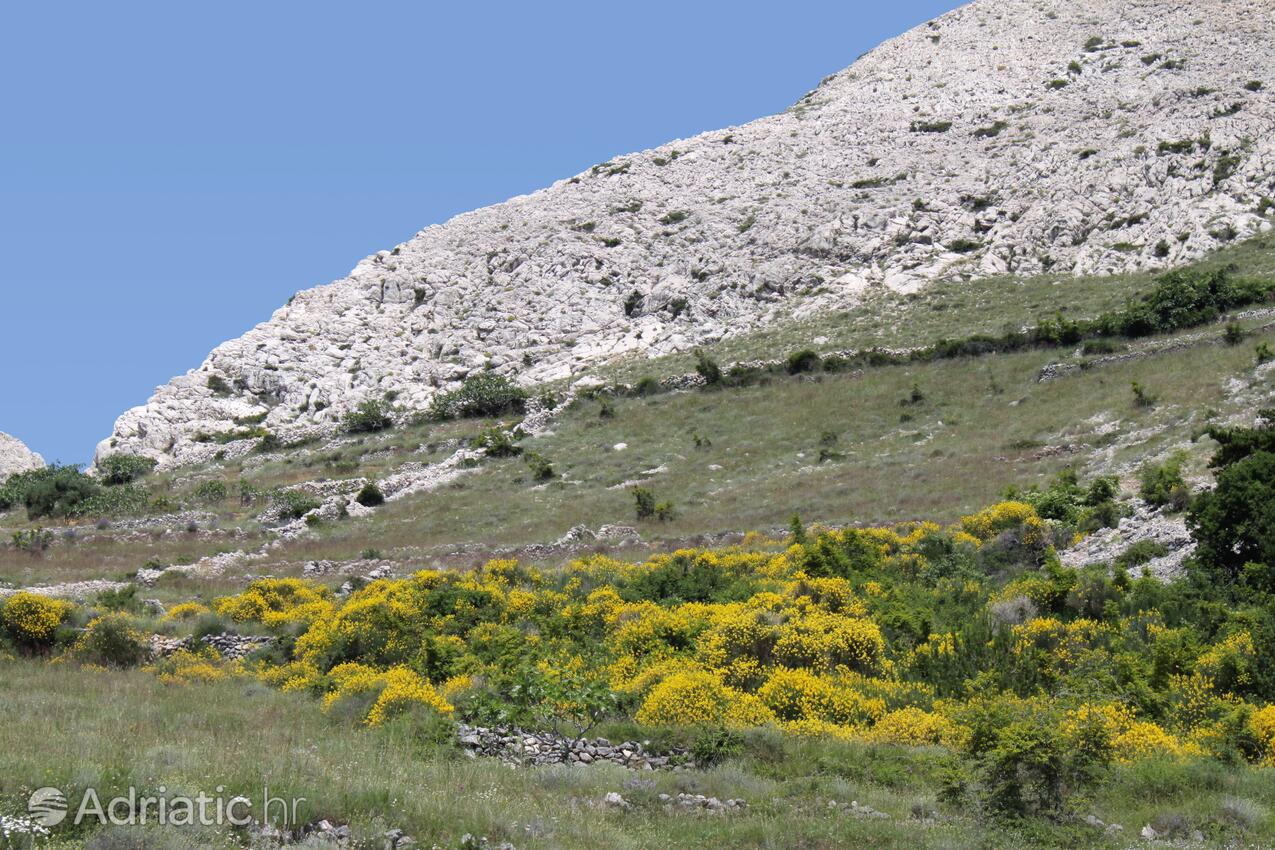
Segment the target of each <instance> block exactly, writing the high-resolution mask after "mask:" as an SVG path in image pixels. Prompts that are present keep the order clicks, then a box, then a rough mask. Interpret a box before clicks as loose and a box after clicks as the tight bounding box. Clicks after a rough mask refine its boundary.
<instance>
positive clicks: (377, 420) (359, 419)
mask: <svg viewBox="0 0 1275 850" xmlns="http://www.w3.org/2000/svg"><path fill="white" fill-rule="evenodd" d="M393 412H394V409H393V407H392V406H391V405H390V403H389V402H388V401H385V400H384V399H368V400H367V401H364V402H363V403H362V404H360V405H359V406H358V407H356V408H355V409H354V410H351V411H349V412H348V413H346V414H345V417H344V418H343V419H342V420H341V427H342V428H344V429H345V432H346V433H347V434H373V433H376V432H377V431H384V430H386V429H387V428H390V427H392V426H393V425H394V417H393Z"/></svg>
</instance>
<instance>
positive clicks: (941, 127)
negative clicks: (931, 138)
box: [910, 121, 952, 133]
mask: <svg viewBox="0 0 1275 850" xmlns="http://www.w3.org/2000/svg"><path fill="white" fill-rule="evenodd" d="M910 129H911V130H912V132H913V133H946V132H947V131H948V130H950V129H952V122H951V121H913V122H912V125H911V127H910Z"/></svg>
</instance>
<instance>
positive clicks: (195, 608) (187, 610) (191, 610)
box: [163, 602, 211, 623]
mask: <svg viewBox="0 0 1275 850" xmlns="http://www.w3.org/2000/svg"><path fill="white" fill-rule="evenodd" d="M208 613H211V609H210V608H209V607H208V606H207V605H202V604H200V603H198V602H179V603H178V604H176V605H174V606H173V607H172V608H169V609H168V610H167V611H166V612H165V613H164V618H163V622H165V623H173V622H178V621H181V620H193V619H195V618H196V617H202V616H203V615H204V614H208Z"/></svg>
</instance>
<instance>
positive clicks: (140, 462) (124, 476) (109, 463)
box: [97, 454, 155, 487]
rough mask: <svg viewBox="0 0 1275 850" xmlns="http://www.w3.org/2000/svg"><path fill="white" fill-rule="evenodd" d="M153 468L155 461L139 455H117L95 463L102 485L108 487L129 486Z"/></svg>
mask: <svg viewBox="0 0 1275 850" xmlns="http://www.w3.org/2000/svg"><path fill="white" fill-rule="evenodd" d="M154 468H155V460H154V459H153V458H149V457H142V456H141V455H130V454H117V455H110V456H108V457H104V458H102V459H101V460H99V461H98V462H97V470H98V472H99V473H100V476H101V480H102V483H103V484H105V485H107V486H108V487H112V486H115V485H117V484H131V483H132V482H134V481H136V480H137V479H139V478H141V477H142V476H144V475H148V474H149V473H150V472H151V470H153V469H154Z"/></svg>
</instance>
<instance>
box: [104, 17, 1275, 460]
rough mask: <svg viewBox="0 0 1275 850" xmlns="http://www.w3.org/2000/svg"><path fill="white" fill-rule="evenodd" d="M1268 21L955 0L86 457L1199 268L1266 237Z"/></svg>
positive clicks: (336, 303) (435, 245)
mask: <svg viewBox="0 0 1275 850" xmlns="http://www.w3.org/2000/svg"><path fill="white" fill-rule="evenodd" d="M1269 11H1270V10H1269V8H1268V6H1267V5H1266V4H1265V3H1263V2H1257V0H1195V2H1169V1H1168V0H1135V2H1115V0H1095V2H1087V3H1084V4H1074V3H1072V4H1069V3H1064V2H1061V0H976V2H973V3H970V4H969V5H966V6H963V7H961V8H960V9H957V10H956V11H954V12H951V13H949V14H947V15H944V16H942V17H940V18H938V19H936V20H934V21H932V22H930V23H928V24H925V25H922V26H921V27H918V28H916V29H914V30H912V31H910V32H908V33H906V34H904V35H902V36H900V37H898V38H896V39H893V40H891V41H888V42H886V43H884V44H883V45H881V46H880V47H878V48H876V49H875V50H873V51H871V52H870V53H868V54H866V55H865V56H864V57H862V58H860V59H859V60H858V61H857V62H856V63H855V64H854V65H852V66H851V67H849V68H848V69H846V70H845V71H842V72H840V73H838V74H835V75H833V76H831V77H829V78H827V79H826V80H824V81H823V83H821V84H820V85H819V87H818V88H817V89H815V90H814V91H812V92H810V93H809V94H807V95H806V96H805V97H803V98H802V99H801V100H800V101H799V102H798V103H797V104H795V105H794V106H793V107H792V108H791V109H789V110H788V111H787V112H785V113H783V114H780V115H776V116H772V117H769V118H763V119H761V120H759V121H755V122H753V123H750V124H747V125H744V126H740V127H735V128H729V129H725V130H721V131H716V132H710V133H706V134H703V135H701V136H698V137H695V138H693V139H688V140H682V141H677V142H672V143H670V144H668V145H664V146H662V147H660V148H656V149H654V150H651V151H646V152H641V153H636V154H631V155H627V156H620V157H616V158H614V159H612V160H610V161H608V162H605V163H601V164H599V165H597V166H594V167H593V168H591V169H589V170H588V171H586V172H584V173H582V174H579V175H577V176H575V177H572V178H570V179H568V180H564V181H560V182H559V183H556V184H554V185H553V186H552V187H549V188H547V189H545V190H542V191H540V192H536V193H534V194H532V195H528V196H524V197H519V198H514V199H512V200H510V201H508V202H506V203H504V204H500V205H497V206H494V207H489V208H486V209H482V210H478V211H476V212H472V213H468V214H465V215H461V216H458V217H456V218H455V219H453V220H451V221H449V222H447V223H446V224H443V225H437V226H433V227H430V228H427V229H425V230H423V231H421V232H420V233H419V234H417V235H416V236H415V237H413V238H412V239H411V240H409V241H407V242H405V243H403V244H402V245H399V246H397V247H396V248H394V249H393V250H389V251H382V252H380V253H378V254H376V255H375V256H372V257H369V258H367V259H365V260H363V261H362V262H360V263H359V264H358V265H357V266H356V267H355V269H354V270H353V272H351V274H350V276H349V277H347V278H345V279H342V280H340V281H337V282H335V283H332V284H328V285H326V286H321V287H317V288H315V289H311V290H307V291H305V292H302V293H298V294H297V295H296V296H295V297H294V298H293V299H292V300H291V301H290V302H289V304H288V305H287V306H285V307H283V308H281V309H280V310H278V311H277V312H276V313H275V314H274V316H273V317H271V319H270V320H269V321H267V322H265V323H263V324H261V325H258V326H257V327H256V328H254V329H252V330H251V331H249V332H248V333H247V334H245V335H244V336H242V337H240V338H239V339H236V340H231V341H229V342H226V343H224V344H223V345H221V346H219V347H218V348H217V349H215V350H214V351H213V352H212V353H211V354H210V355H209V357H208V359H207V360H206V361H205V362H204V364H203V365H202V366H201V367H200V368H199V369H197V370H194V371H192V372H190V373H187V374H186V375H184V376H181V377H178V378H175V379H174V380H173V381H172V382H170V383H169V384H167V385H165V386H163V387H160V388H159V389H158V390H157V391H156V393H155V395H154V396H153V397H152V398H151V400H150V401H149V402H148V403H147V404H146V405H144V406H142V407H138V408H135V409H133V410H130V411H128V412H127V413H125V414H124V415H123V416H121V417H120V419H119V420H118V422H117V423H116V426H115V429H114V433H113V435H112V436H111V437H110V438H108V439H107V440H105V441H103V443H102V444H101V445H100V446H99V449H98V455H99V457H101V456H103V455H105V454H109V453H112V452H122V451H126V452H134V453H140V454H145V455H148V456H151V457H155V458H157V459H159V460H161V462H163V463H164V464H166V465H171V464H179V463H187V462H198V461H203V460H207V459H208V458H210V457H211V456H212V455H213V454H215V453H216V452H217V451H219V450H222V449H223V448H224V446H222V445H219V442H224V441H225V440H226V439H228V438H229V437H231V436H235V435H236V432H239V433H241V434H242V435H243V437H244V439H252V438H253V437H252V435H253V433H255V432H254V429H268V430H269V431H270V432H271V433H273V434H276V435H278V436H281V437H284V438H287V437H288V436H290V435H295V434H298V433H303V432H307V431H314V430H324V429H331V428H332V427H334V426H335V424H336V423H337V422H338V421H339V419H340V417H341V416H342V415H343V414H344V413H345V412H346V411H348V410H350V409H351V408H353V407H355V406H356V405H357V404H359V403H360V402H362V401H364V400H366V399H368V398H376V397H381V396H384V395H386V394H392V395H394V396H395V397H396V399H397V402H398V403H399V404H400V405H403V406H404V407H407V408H423V407H425V406H426V405H427V404H428V402H429V399H430V398H431V397H432V396H433V394H434V393H436V392H438V391H439V390H440V389H441V388H446V387H448V386H451V385H454V382H456V381H458V380H460V379H462V378H463V377H465V376H466V375H467V374H469V373H471V372H472V371H474V370H477V369H482V368H493V369H495V370H497V371H499V372H501V373H504V374H508V375H511V376H515V377H517V379H518V380H519V381H521V382H524V383H526V384H529V385H530V384H536V383H543V382H548V381H555V380H562V379H570V378H572V377H574V376H578V375H580V374H582V373H585V372H587V371H588V370H589V369H590V368H592V367H595V366H597V365H598V364H601V363H604V362H606V361H609V360H614V359H616V358H619V357H623V356H626V355H648V356H650V355H660V354H665V353H669V352H673V351H679V350H685V349H687V348H690V347H692V346H694V345H697V344H703V343H707V342H712V341H716V340H718V339H720V338H722V337H724V336H728V335H733V334H739V333H743V332H747V331H749V330H753V329H757V328H760V327H764V326H767V325H772V324H774V323H776V322H781V321H784V320H786V319H788V318H792V317H798V316H808V315H816V314H819V313H820V312H822V311H828V310H831V309H835V308H836V307H837V306H839V305H845V304H847V303H852V302H854V301H855V300H856V299H858V298H860V297H861V296H862V294H863V293H864V292H865V291H866V290H868V289H869V288H871V287H889V288H891V289H894V290H901V291H911V290H916V289H920V288H922V287H926V286H932V285H936V284H949V283H950V284H956V283H959V281H961V280H967V279H970V278H972V277H988V276H997V275H1004V274H1016V275H1034V274H1041V273H1046V272H1051V273H1069V274H1107V273H1118V272H1124V271H1129V270H1135V269H1155V268H1164V267H1168V266H1170V265H1174V264H1177V263H1180V262H1184V261H1186V260H1188V259H1192V258H1195V257H1198V256H1200V255H1203V254H1205V253H1208V252H1209V251H1211V250H1214V249H1216V248H1217V247H1219V246H1220V245H1222V244H1225V243H1226V242H1229V241H1231V240H1234V239H1238V238H1243V237H1245V236H1249V235H1252V234H1254V233H1257V232H1259V231H1262V230H1266V229H1269V227H1270V222H1269V221H1268V220H1267V219H1266V218H1265V217H1264V213H1265V212H1266V211H1267V210H1268V209H1269V204H1270V201H1269V200H1267V199H1268V198H1271V197H1272V196H1275V142H1273V141H1272V139H1275V135H1273V134H1272V130H1275V98H1273V97H1272V94H1271V92H1272V91H1275V22H1273V21H1272V16H1271V15H1270V14H1269ZM1263 75H1265V76H1267V77H1270V78H1271V79H1263ZM236 420H238V422H236ZM243 423H252V426H253V427H251V428H248V427H245V426H244V424H243ZM201 435H202V436H201ZM208 435H219V439H218V440H213V441H209V440H208V438H207V437H208Z"/></svg>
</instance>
